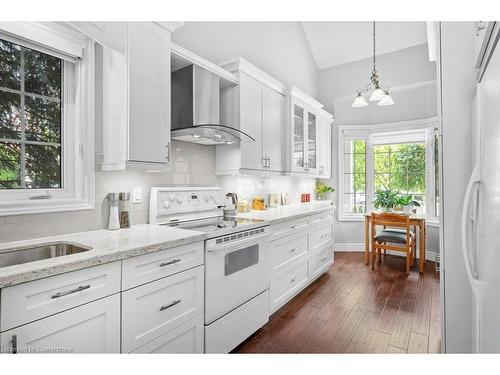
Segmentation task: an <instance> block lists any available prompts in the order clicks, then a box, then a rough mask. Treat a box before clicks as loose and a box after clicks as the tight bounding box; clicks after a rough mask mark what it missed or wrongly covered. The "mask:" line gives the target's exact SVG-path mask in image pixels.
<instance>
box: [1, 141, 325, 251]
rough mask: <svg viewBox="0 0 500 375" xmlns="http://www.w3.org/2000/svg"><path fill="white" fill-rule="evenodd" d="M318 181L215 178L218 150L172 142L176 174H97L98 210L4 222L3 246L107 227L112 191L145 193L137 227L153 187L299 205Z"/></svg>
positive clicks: (137, 207)
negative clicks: (196, 188)
mask: <svg viewBox="0 0 500 375" xmlns="http://www.w3.org/2000/svg"><path fill="white" fill-rule="evenodd" d="M315 181H316V180H315V179H312V178H300V177H285V176H272V177H271V176H246V175H245V176H225V177H219V178H217V177H216V176H215V148H214V147H209V146H208V147H207V146H201V145H195V144H192V143H184V142H176V141H174V142H173V148H172V170H171V171H170V172H167V173H145V172H142V171H134V170H129V171H113V172H101V171H97V172H96V176H95V184H96V185H95V207H94V209H93V210H85V211H72V212H56V213H47V214H34V215H17V216H5V217H0V242H9V241H19V240H25V239H31V238H37V237H46V236H51V235H59V234H66V233H73V232H81V231H87V230H95V229H102V228H106V227H107V224H108V215H109V208H108V200H107V194H108V193H109V192H120V191H129V192H131V191H132V189H133V188H134V187H140V188H142V195H143V201H142V203H141V204H131V222H132V224H143V223H147V222H148V220H149V219H148V215H149V192H150V189H151V187H152V186H171V185H200V186H201V185H204V186H221V187H222V191H223V192H224V193H227V192H236V193H238V195H239V197H241V198H242V199H247V200H251V199H252V198H253V197H256V196H261V197H264V198H266V201H267V199H268V195H269V193H283V192H288V193H289V194H290V202H291V203H298V202H300V194H301V193H311V194H313V192H314V186H315Z"/></svg>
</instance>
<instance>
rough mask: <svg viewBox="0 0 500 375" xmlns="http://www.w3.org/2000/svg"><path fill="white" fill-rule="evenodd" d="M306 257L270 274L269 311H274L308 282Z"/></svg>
mask: <svg viewBox="0 0 500 375" xmlns="http://www.w3.org/2000/svg"><path fill="white" fill-rule="evenodd" d="M308 281H309V278H308V269H307V259H302V260H300V261H299V262H297V263H295V264H292V265H291V266H289V267H287V268H285V269H284V270H283V271H281V272H278V273H277V274H275V275H272V276H271V282H270V288H269V293H270V298H271V299H270V301H271V303H270V305H271V306H270V311H271V313H273V312H275V311H276V310H277V309H279V308H280V307H281V306H283V305H284V304H285V303H286V302H288V301H289V300H290V299H291V298H292V297H294V296H295V295H296V294H297V293H298V292H300V291H301V290H302V289H303V288H304V287H305V286H306V285H307V284H308Z"/></svg>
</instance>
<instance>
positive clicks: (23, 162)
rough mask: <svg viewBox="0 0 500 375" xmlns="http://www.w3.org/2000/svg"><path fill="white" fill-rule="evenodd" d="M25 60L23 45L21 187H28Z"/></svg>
mask: <svg viewBox="0 0 500 375" xmlns="http://www.w3.org/2000/svg"><path fill="white" fill-rule="evenodd" d="M24 68H25V61H24V48H22V47H21V142H20V143H21V147H20V152H21V155H20V156H21V160H20V169H21V171H20V173H21V176H20V177H21V188H23V189H24V188H26V144H25V141H26V108H25V97H24V79H25V73H24Z"/></svg>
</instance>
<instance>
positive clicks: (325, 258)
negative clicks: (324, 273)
mask: <svg viewBox="0 0 500 375" xmlns="http://www.w3.org/2000/svg"><path fill="white" fill-rule="evenodd" d="M325 260H328V258H327V257H324V258H323V259H321V261H320V262H321V263H323V262H324V261H325Z"/></svg>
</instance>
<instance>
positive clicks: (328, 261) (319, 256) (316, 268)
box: [309, 247, 333, 280]
mask: <svg viewBox="0 0 500 375" xmlns="http://www.w3.org/2000/svg"><path fill="white" fill-rule="evenodd" d="M332 264H333V250H332V249H330V248H329V247H327V248H326V249H323V250H320V251H318V252H317V253H315V254H312V255H311V257H310V258H309V279H310V280H313V279H315V278H317V277H318V276H320V275H322V274H323V273H325V272H326V271H327V270H328V268H329V267H330V266H331V265H332Z"/></svg>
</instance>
